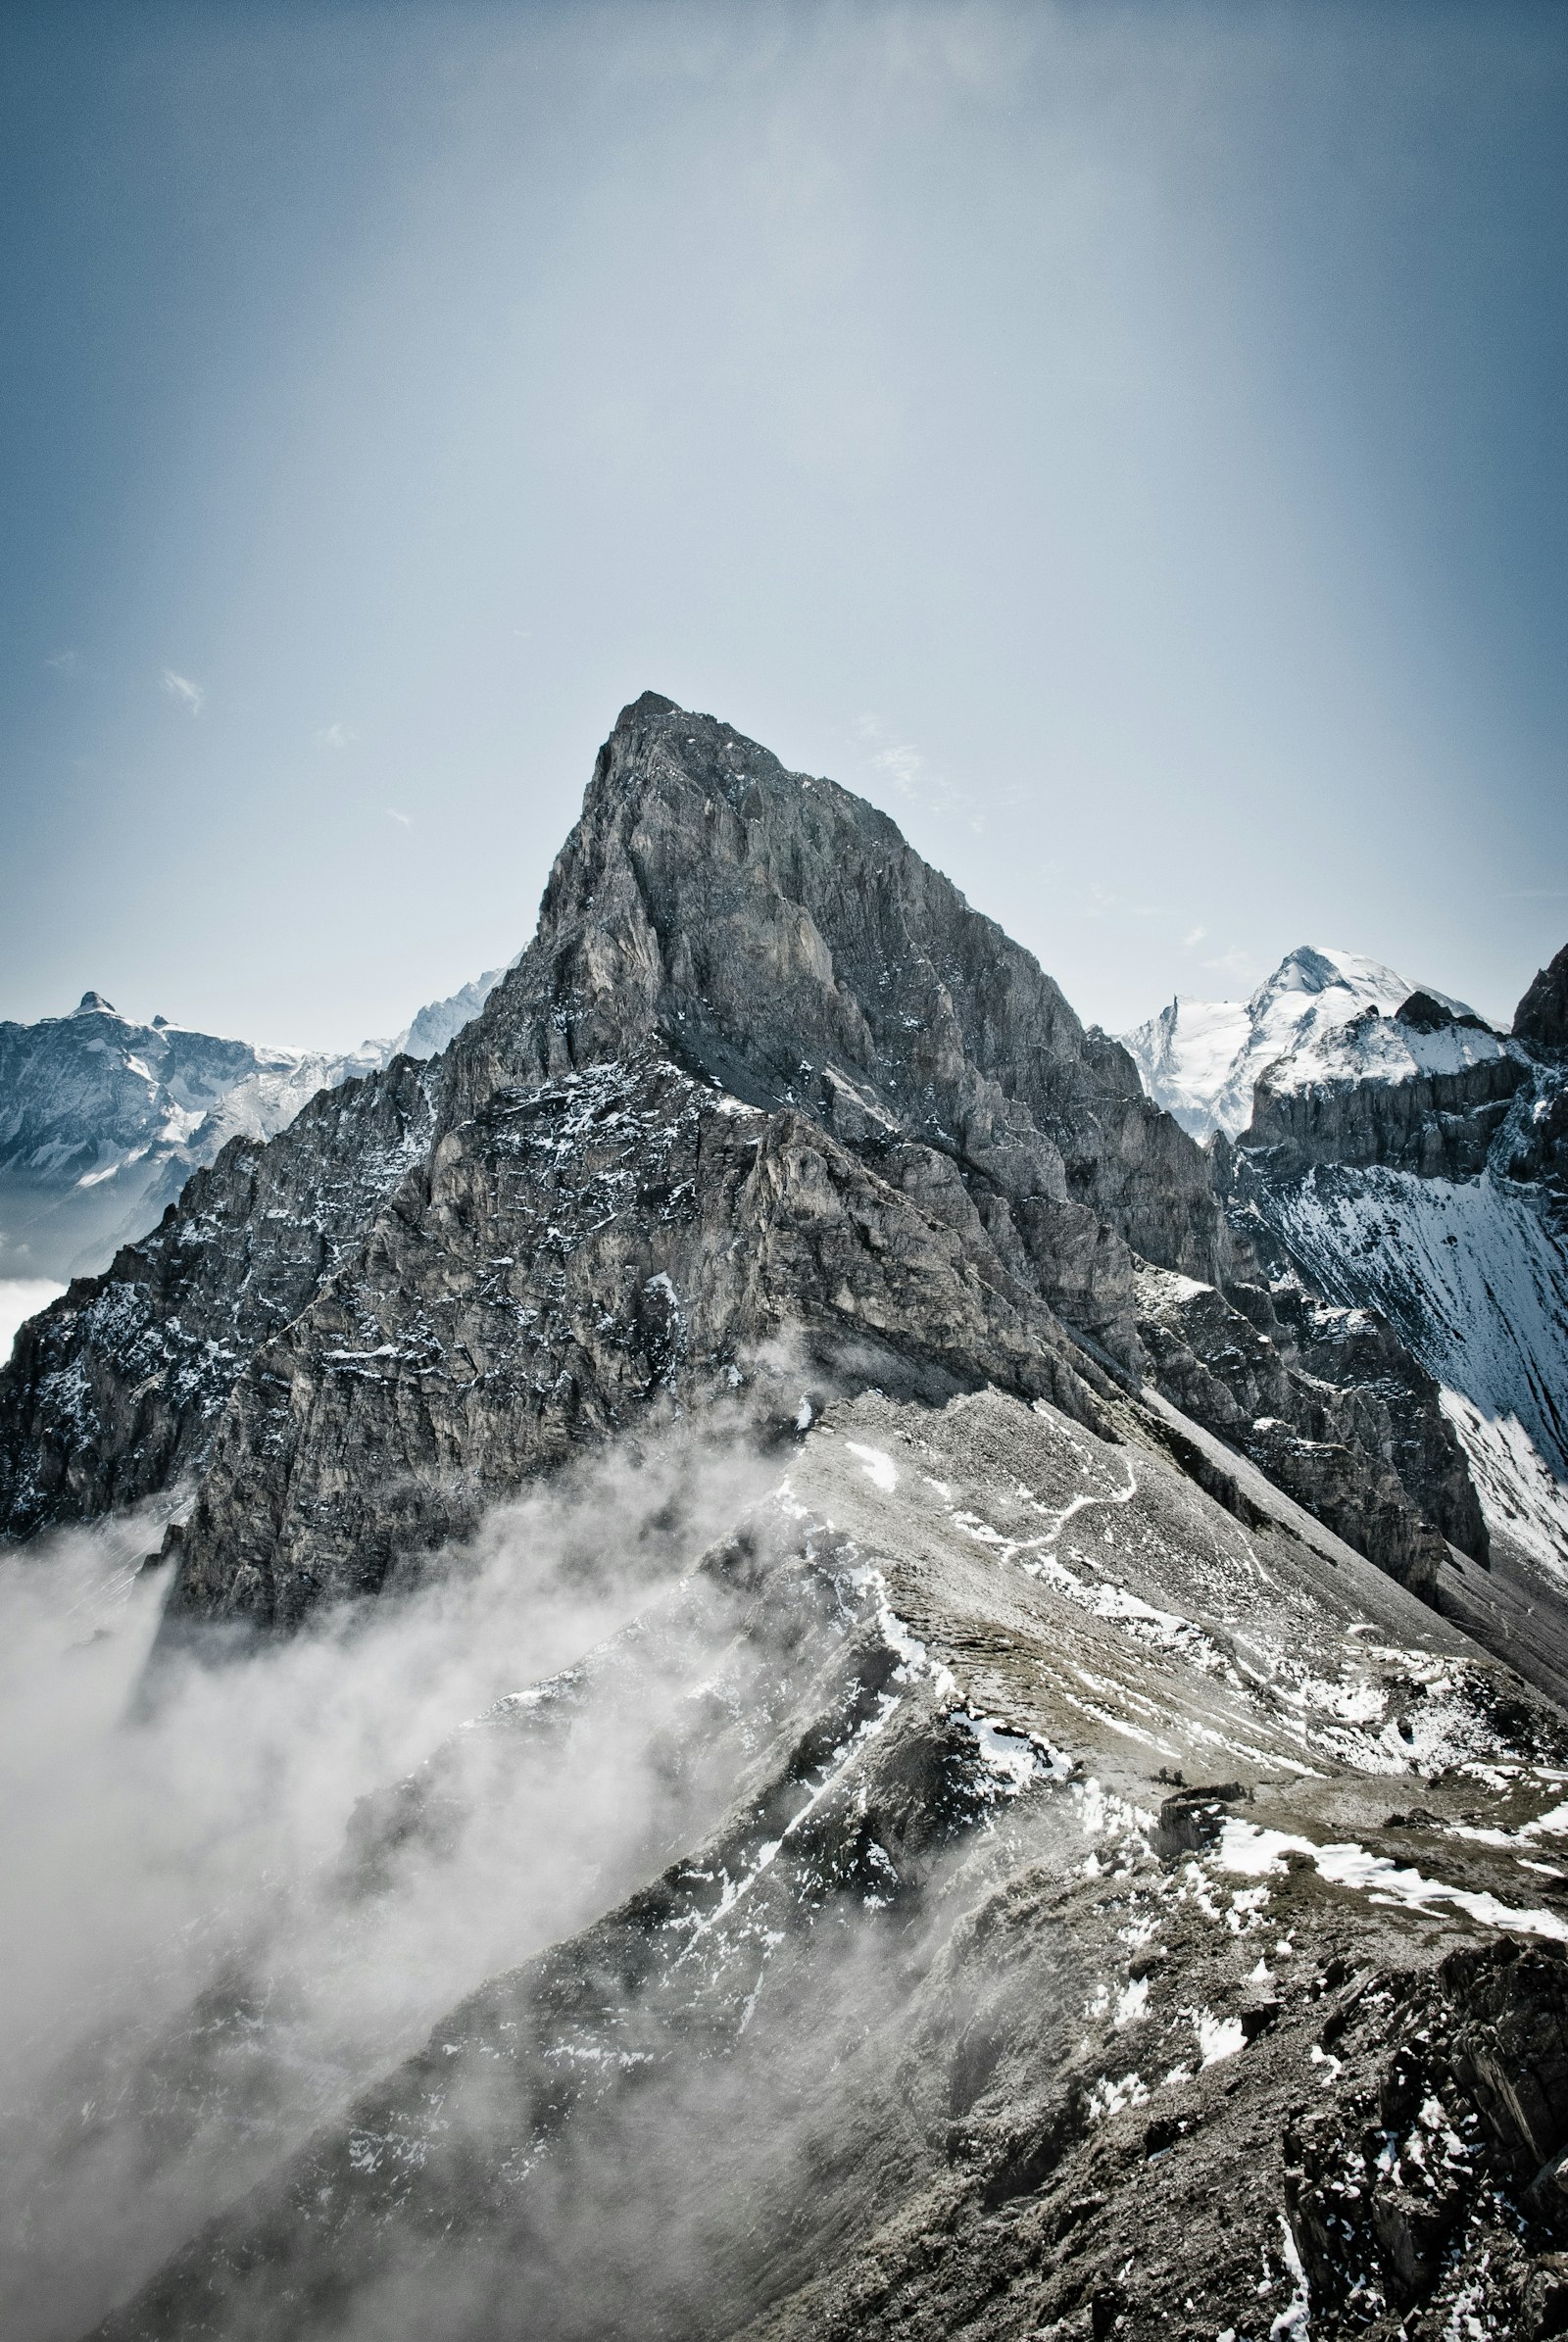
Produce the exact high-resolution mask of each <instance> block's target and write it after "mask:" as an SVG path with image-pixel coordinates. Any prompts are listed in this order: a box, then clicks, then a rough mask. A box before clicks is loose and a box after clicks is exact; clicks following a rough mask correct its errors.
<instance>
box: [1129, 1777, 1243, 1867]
mask: <svg viewBox="0 0 1568 2342" xmlns="http://www.w3.org/2000/svg"><path fill="white" fill-rule="evenodd" d="M1246 1795H1247V1791H1246V1790H1245V1789H1244V1788H1243V1786H1242V1784H1241V1782H1240V1781H1223V1782H1220V1783H1218V1784H1216V1785H1215V1786H1214V1787H1212V1788H1202V1787H1200V1786H1198V1785H1197V1784H1195V1785H1194V1786H1192V1787H1190V1788H1180V1789H1177V1790H1176V1792H1175V1793H1174V1795H1173V1796H1170V1797H1166V1798H1164V1799H1162V1801H1161V1803H1160V1808H1159V1819H1158V1821H1157V1823H1156V1824H1155V1827H1154V1832H1153V1836H1152V1839H1151V1841H1150V1842H1151V1844H1152V1846H1153V1849H1154V1852H1155V1853H1156V1854H1157V1855H1158V1856H1159V1858H1160V1860H1161V1861H1162V1862H1175V1861H1176V1860H1177V1859H1178V1857H1179V1856H1181V1855H1183V1854H1201V1853H1202V1852H1203V1851H1204V1850H1205V1849H1206V1848H1207V1847H1209V1846H1212V1845H1214V1844H1215V1843H1216V1842H1217V1840H1218V1839H1219V1837H1220V1834H1221V1832H1222V1830H1223V1829H1224V1825H1225V1820H1226V1812H1225V1809H1226V1807H1227V1806H1231V1805H1236V1804H1238V1803H1239V1802H1240V1800H1241V1799H1242V1798H1244V1797H1245V1796H1246Z"/></svg>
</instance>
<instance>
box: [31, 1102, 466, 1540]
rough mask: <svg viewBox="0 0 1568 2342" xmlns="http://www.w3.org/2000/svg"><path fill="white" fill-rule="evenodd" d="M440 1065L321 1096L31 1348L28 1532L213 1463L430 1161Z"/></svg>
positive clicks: (45, 1329) (176, 1215)
mask: <svg viewBox="0 0 1568 2342" xmlns="http://www.w3.org/2000/svg"><path fill="white" fill-rule="evenodd" d="M432 1124H433V1116H432V1112H431V1086H430V1083H429V1080H428V1076H427V1074H426V1071H425V1069H424V1068H422V1067H419V1066H417V1065H415V1064H413V1063H412V1062H411V1060H409V1059H408V1058H406V1057H405V1058H401V1059H399V1060H398V1061H397V1062H396V1063H395V1064H394V1065H392V1066H391V1067H390V1068H389V1069H388V1070H387V1072H386V1073H385V1074H384V1075H381V1076H377V1077H376V1078H375V1079H373V1080H368V1081H358V1082H350V1083H347V1084H346V1085H344V1087H343V1088H341V1089H339V1090H335V1091H332V1092H322V1093H321V1094H320V1095H319V1096H318V1097H317V1098H315V1099H314V1100H313V1101H312V1103H311V1104H310V1105H308V1106H307V1107H306V1108H305V1111H304V1112H303V1113H302V1114H301V1115H300V1116H299V1118H298V1120H297V1121H296V1122H295V1123H294V1124H293V1125H292V1127H291V1128H290V1129H289V1130H287V1131H286V1132H285V1133H283V1135H282V1136H281V1137H279V1138H277V1139H275V1140H273V1141H272V1142H271V1144H270V1145H269V1146H264V1145H262V1144H260V1143H258V1142H257V1141H255V1140H250V1139H234V1140H231V1141H230V1142H229V1144H228V1146H227V1147H224V1149H223V1151H222V1153H221V1155H220V1156H219V1158H218V1160H217V1162H216V1163H214V1164H213V1166H212V1168H211V1169H210V1170H204V1171H198V1172H197V1173H196V1174H195V1176H194V1177H193V1178H192V1179H191V1180H190V1181H189V1183H188V1185H187V1186H186V1188H185V1191H184V1194H183V1195H182V1196H181V1198H180V1201H179V1204H178V1206H177V1208H176V1207H175V1206H174V1205H171V1206H170V1207H169V1209H168V1211H167V1212H166V1213H165V1215H164V1218H163V1220H162V1221H161V1223H160V1224H159V1226H158V1227H157V1228H155V1229H154V1230H153V1232H152V1234H151V1235H150V1236H147V1237H144V1238H143V1239H142V1241H141V1243H140V1244H129V1245H126V1246H125V1247H124V1248H123V1250H122V1251H121V1252H120V1253H119V1254H117V1256H116V1258H115V1261H114V1264H113V1266H112V1267H111V1268H110V1270H109V1271H108V1273H107V1274H106V1275H105V1276H103V1277H97V1278H82V1279H79V1280H77V1282H76V1283H74V1284H73V1285H72V1286H71V1288H70V1289H69V1291H68V1292H67V1293H66V1294H65V1295H64V1297H63V1298H62V1299H61V1300H59V1301H57V1302H56V1303H55V1304H54V1305H53V1306H52V1307H51V1308H49V1309H48V1310H46V1311H44V1312H43V1313H42V1314H41V1315H40V1316H38V1317H35V1318H31V1319H29V1320H28V1322H27V1323H26V1324H25V1326H24V1327H23V1328H22V1330H21V1332H20V1333H19V1334H18V1336H17V1342H16V1349H15V1353H14V1356H13V1359H12V1362H11V1364H10V1366H9V1367H8V1368H7V1369H6V1371H5V1372H4V1373H0V1518H3V1519H4V1520H5V1522H6V1523H7V1525H8V1527H9V1528H10V1531H11V1533H12V1535H13V1536H27V1535H30V1534H31V1533H32V1532H33V1531H34V1530H36V1529H38V1528H41V1527H42V1526H44V1525H45V1524H46V1523H48V1522H51V1521H59V1520H90V1519H92V1518H93V1517H94V1516H96V1515H97V1514H99V1513H101V1512H105V1511H107V1510H109V1509H110V1508H111V1507H112V1506H116V1505H122V1504H128V1503H133V1502H134V1501H135V1500H136V1499H137V1498H138V1497H141V1496H146V1495H150V1494H152V1493H153V1492H154V1491H155V1490H157V1489H160V1488H167V1487H169V1486H170V1485H171V1484H172V1483H173V1482H174V1481H176V1480H178V1479H179V1478H180V1476H181V1475H182V1474H184V1473H187V1472H189V1471H192V1470H194V1469H195V1468H196V1467H197V1466H198V1465H199V1464H200V1463H201V1462H202V1460H203V1459H204V1457H205V1455H206V1452H207V1447H208V1443H209V1441H210V1439H211V1438H212V1434H213V1431H214V1429H215V1427H216V1425H217V1423H218V1421H219V1418H220V1416H221V1413H222V1409H223V1406H224V1403H225V1401H226V1400H227V1398H228V1395H229V1392H230V1391H231V1390H232V1389H233V1386H234V1382H235V1379H236V1377H237V1376H238V1375H239V1374H240V1373H241V1371H242V1370H243V1369H244V1367H245V1366H246V1364H247V1363H248V1361H249V1360H250V1359H251V1357H252V1356H253V1355H254V1353H255V1351H256V1349H257V1347H258V1345H259V1344H261V1343H262V1342H266V1341H267V1340H268V1339H269V1338H270V1336H272V1335H274V1334H275V1333H277V1332H278V1330H279V1329H280V1328H282V1327H284V1326H286V1325H288V1324H289V1323H290V1322H291V1321H292V1320H293V1319H294V1318H296V1317H297V1316H298V1315H299V1313H300V1311H301V1310H302V1309H304V1308H305V1306H306V1305H307V1303H308V1302H309V1301H310V1300H311V1299H312V1297H313V1296H314V1295H315V1294H316V1293H318V1292H319V1289H320V1287H321V1285H322V1284H323V1282H324V1281H325V1280H326V1279H327V1278H328V1277H329V1276H330V1275H331V1274H332V1272H333V1270H334V1269H335V1268H336V1267H337V1265H338V1263H339V1261H340V1260H341V1259H342V1257H343V1254H344V1250H345V1248H346V1247H347V1246H350V1245H353V1244H358V1242H359V1241H360V1239H361V1237H362V1235H363V1231H364V1228H365V1225H366V1222H367V1220H368V1218H369V1216H370V1215H371V1213H372V1212H373V1210H374V1209H375V1207H376V1206H377V1205H378V1204H379V1203H380V1202H381V1200H382V1198H383V1197H384V1196H385V1195H386V1194H387V1193H388V1192H389V1190H391V1189H392V1188H394V1187H395V1186H396V1185H397V1183H398V1182H399V1181H400V1180H401V1179H402V1178H403V1177H404V1175H405V1173H406V1172H407V1171H408V1169H409V1167H410V1165H411V1163H414V1162H417V1160H418V1159H419V1157H420V1155H421V1154H422V1152H423V1150H424V1148H425V1147H426V1146H427V1145H428V1143H429V1137H430V1131H431V1128H432Z"/></svg>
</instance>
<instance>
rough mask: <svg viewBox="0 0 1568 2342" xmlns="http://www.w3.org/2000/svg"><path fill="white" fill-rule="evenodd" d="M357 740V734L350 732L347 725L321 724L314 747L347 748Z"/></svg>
mask: <svg viewBox="0 0 1568 2342" xmlns="http://www.w3.org/2000/svg"><path fill="white" fill-rule="evenodd" d="M358 738H359V734H358V732H355V731H351V730H350V728H349V726H348V725H347V724H342V723H331V724H323V725H322V726H321V728H320V730H319V732H318V733H317V735H316V745H317V747H318V748H349V747H351V746H352V744H353V743H354V742H355V741H356V740H358Z"/></svg>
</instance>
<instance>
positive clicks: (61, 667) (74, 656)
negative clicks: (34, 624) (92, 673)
mask: <svg viewBox="0 0 1568 2342" xmlns="http://www.w3.org/2000/svg"><path fill="white" fill-rule="evenodd" d="M80 664H81V653H80V652H79V651H74V650H73V651H57V652H56V653H55V655H54V657H53V658H52V659H45V660H44V665H45V666H52V667H53V668H54V670H55V673H56V674H57V675H73V674H74V673H75V672H76V670H77V668H78V667H79V666H80Z"/></svg>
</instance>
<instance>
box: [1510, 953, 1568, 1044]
mask: <svg viewBox="0 0 1568 2342" xmlns="http://www.w3.org/2000/svg"><path fill="white" fill-rule="evenodd" d="M1513 1029H1514V1034H1515V1037H1516V1038H1517V1039H1518V1040H1520V1041H1524V1042H1528V1043H1529V1045H1530V1047H1531V1048H1532V1049H1554V1050H1555V1049H1568V944H1564V946H1563V948H1562V950H1561V951H1559V952H1558V953H1557V956H1556V958H1555V959H1553V960H1552V961H1551V962H1550V964H1549V965H1548V966H1546V967H1544V968H1543V969H1542V970H1541V971H1540V973H1539V974H1538V976H1537V977H1536V980H1535V982H1534V983H1533V984H1532V985H1531V987H1530V989H1529V991H1528V992H1527V993H1526V994H1525V997H1524V999H1523V1000H1521V1001H1520V1003H1519V1005H1518V1007H1517V1008H1516V1009H1515V1010H1514V1016H1513Z"/></svg>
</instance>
